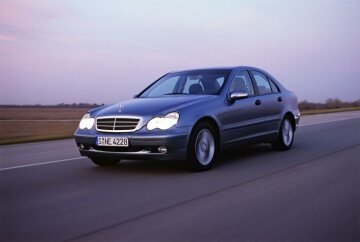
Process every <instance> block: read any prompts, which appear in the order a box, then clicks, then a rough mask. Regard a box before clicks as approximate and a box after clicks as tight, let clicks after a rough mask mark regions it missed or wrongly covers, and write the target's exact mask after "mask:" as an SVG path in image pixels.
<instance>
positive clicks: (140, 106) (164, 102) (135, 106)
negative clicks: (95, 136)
mask: <svg viewBox="0 0 360 242" xmlns="http://www.w3.org/2000/svg"><path fill="white" fill-rule="evenodd" d="M216 97H217V96H215V95H201V96H200V95H186V96H184V95H181V96H177V95H176V96H165V97H154V98H135V99H131V100H128V101H124V102H120V103H117V104H113V105H110V106H106V107H103V108H101V109H99V110H96V112H95V113H94V115H95V116H96V117H100V116H113V115H131V116H154V115H164V114H166V113H168V112H172V111H177V110H179V109H180V108H184V107H186V106H190V105H193V104H195V103H198V102H203V101H209V100H210V99H214V98H216Z"/></svg>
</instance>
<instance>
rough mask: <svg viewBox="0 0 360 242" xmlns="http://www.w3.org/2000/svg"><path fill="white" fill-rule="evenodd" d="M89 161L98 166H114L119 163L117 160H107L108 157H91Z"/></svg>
mask: <svg viewBox="0 0 360 242" xmlns="http://www.w3.org/2000/svg"><path fill="white" fill-rule="evenodd" d="M90 159H91V161H92V162H94V163H95V164H96V165H98V166H116V165H117V164H119V162H120V160H119V159H114V158H108V157H105V158H99V157H92V158H90Z"/></svg>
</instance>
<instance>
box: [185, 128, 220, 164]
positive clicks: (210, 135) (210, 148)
mask: <svg viewBox="0 0 360 242" xmlns="http://www.w3.org/2000/svg"><path fill="white" fill-rule="evenodd" d="M188 149H189V153H188V164H189V166H190V169H192V170H195V171H204V170H208V169H211V168H212V167H213V165H214V163H215V160H216V155H217V152H218V144H217V139H216V136H215V131H214V128H213V127H212V126H211V125H210V124H208V123H200V124H199V125H197V126H196V127H195V128H194V130H193V132H192V134H191V137H190V143H189V147H188Z"/></svg>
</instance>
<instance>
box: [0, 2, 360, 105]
mask: <svg viewBox="0 0 360 242" xmlns="http://www.w3.org/2000/svg"><path fill="white" fill-rule="evenodd" d="M359 13H360V1H357V0H293V1H281V0H268V1H266V0H262V1H261V0H259V1H255V0H237V1H232V0H227V1H225V0H219V1H215V0H202V1H199V0H190V1H186V0H183V1H176V0H174V1H169V0H163V1H160V0H148V1H136V0H129V1H122V0H107V1H101V0H97V1H94V0H57V1H56V0H31V1H30V0H0V84H1V85H0V104H58V103H74V102H76V103H78V102H86V103H106V104H110V103H115V102H119V101H122V100H126V99H129V98H132V97H133V96H134V95H135V94H137V93H139V92H140V91H141V90H142V89H144V88H145V87H146V86H147V85H149V84H150V83H152V82H153V81H154V80H156V79H157V78H158V77H160V76H162V75H163V74H165V73H167V72H169V71H174V70H183V69H194V68H202V67H216V66H240V65H248V66H255V67H259V68H263V69H265V70H266V71H268V72H270V73H271V74H272V75H274V76H275V77H276V78H277V79H278V80H279V81H280V82H281V83H282V84H283V85H284V86H285V87H286V88H288V89H290V90H292V91H294V92H295V93H296V94H297V96H298V99H299V100H307V101H319V102H321V101H325V100H326V99H327V98H329V97H337V98H340V99H342V100H345V101H353V100H357V99H360V91H359V90H360V27H359V26H360V14H359Z"/></svg>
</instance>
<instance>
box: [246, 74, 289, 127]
mask: <svg viewBox="0 0 360 242" xmlns="http://www.w3.org/2000/svg"><path fill="white" fill-rule="evenodd" d="M250 74H251V77H252V78H253V81H254V84H255V89H256V90H255V92H256V93H257V97H256V100H255V104H256V106H257V108H258V112H257V114H258V115H259V116H258V122H259V125H258V127H259V128H260V130H259V131H260V132H261V133H262V134H270V133H273V132H277V130H278V127H279V125H280V122H281V114H282V110H283V107H284V102H283V97H282V96H281V93H280V89H279V88H278V87H277V86H276V85H275V83H273V82H272V81H271V80H270V79H269V78H268V77H267V76H266V75H265V74H264V73H262V72H260V71H254V70H252V71H250Z"/></svg>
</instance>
